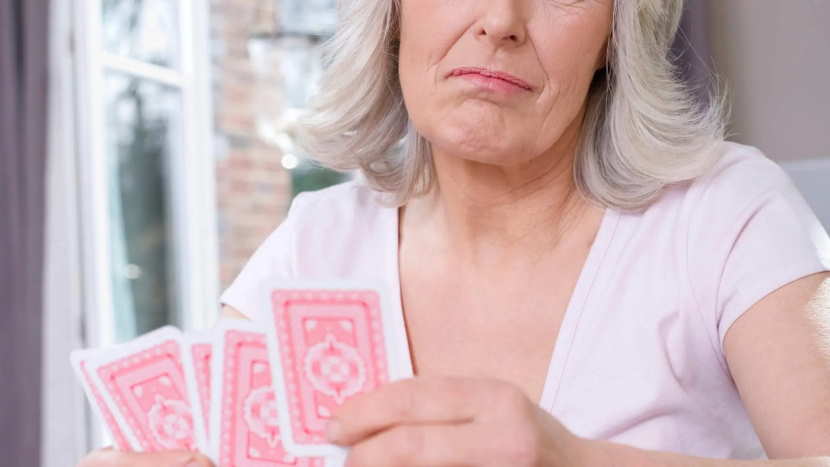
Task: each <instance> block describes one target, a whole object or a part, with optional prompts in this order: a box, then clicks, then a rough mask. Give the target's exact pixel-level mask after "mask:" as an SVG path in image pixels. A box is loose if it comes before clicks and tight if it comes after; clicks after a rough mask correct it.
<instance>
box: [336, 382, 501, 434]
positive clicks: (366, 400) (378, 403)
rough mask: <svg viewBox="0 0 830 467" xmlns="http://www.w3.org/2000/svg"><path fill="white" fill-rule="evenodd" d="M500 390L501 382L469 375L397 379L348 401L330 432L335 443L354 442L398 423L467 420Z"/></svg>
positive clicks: (338, 413)
mask: <svg viewBox="0 0 830 467" xmlns="http://www.w3.org/2000/svg"><path fill="white" fill-rule="evenodd" d="M498 390H499V385H498V383H492V382H485V381H483V380H476V379H470V378H428V377H427V378H424V377H421V378H413V379H407V380H402V381H397V382H394V383H390V384H387V385H384V386H381V387H380V388H378V389H377V390H375V391H373V392H370V393H367V394H361V395H359V396H356V397H354V398H353V399H350V400H348V401H347V402H346V403H345V404H343V406H341V407H340V408H339V409H338V410H337V412H336V413H335V416H334V418H333V419H332V421H331V422H330V424H329V427H328V428H329V430H328V433H327V434H328V436H329V440H330V441H331V442H333V443H337V444H341V445H351V444H354V443H355V442H358V441H360V440H362V439H364V438H366V437H368V436H370V435H372V434H374V433H377V432H379V431H381V430H385V429H387V428H389V427H392V426H395V425H401V424H426V423H431V424H441V423H444V424H449V423H463V422H468V421H471V420H473V419H474V418H475V417H476V414H478V413H479V411H480V409H481V408H482V407H484V406H485V405H486V404H487V403H488V402H487V401H488V400H490V399H491V398H492V397H493V394H494V393H495V392H496V391H498Z"/></svg>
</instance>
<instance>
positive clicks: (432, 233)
mask: <svg viewBox="0 0 830 467" xmlns="http://www.w3.org/2000/svg"><path fill="white" fill-rule="evenodd" d="M564 139H565V138H563V140H564ZM562 143H563V144H562V146H563V147H562V148H556V147H554V148H553V149H552V150H550V151H548V152H547V153H545V154H543V155H541V156H538V157H536V158H533V159H531V160H529V161H527V162H525V163H522V164H516V165H511V166H504V165H493V164H485V163H480V162H475V161H470V160H465V159H463V158H460V157H455V156H453V155H452V154H448V153H446V152H443V151H441V150H440V149H436V148H433V160H434V161H435V169H436V174H437V184H436V185H437V186H436V189H434V190H433V191H432V192H431V193H429V194H428V195H426V196H424V197H422V198H419V199H417V200H413V201H412V202H410V204H409V205H407V207H406V211H407V213H406V217H408V218H410V221H411V222H408V225H410V226H411V228H412V229H413V230H414V231H417V232H418V233H419V235H418V236H419V237H420V238H422V239H424V240H425V241H427V242H428V243H429V245H430V246H431V247H432V248H433V249H435V250H437V251H441V252H444V253H445V254H452V255H453V256H454V257H456V258H458V259H460V260H462V261H464V262H465V263H468V264H474V265H485V264H492V265H504V264H505V262H510V261H511V260H516V259H517V258H522V257H531V258H540V257H542V256H543V255H545V253H546V252H550V251H553V250H554V248H555V247H557V246H558V245H560V243H561V242H563V241H564V239H565V237H567V234H568V233H569V232H570V231H572V230H574V229H575V228H576V225H577V221H578V220H579V219H580V218H581V217H582V216H583V214H585V212H586V211H587V209H588V207H589V203H588V202H587V201H586V200H585V199H584V198H582V197H581V196H580V195H579V194H578V193H577V191H576V187H575V185H574V182H573V176H572V172H573V164H574V155H575V149H574V148H575V144H572V142H570V141H569V142H568V143H571V144H565V143H564V141H563V142H562Z"/></svg>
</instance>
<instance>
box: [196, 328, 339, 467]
mask: <svg viewBox="0 0 830 467" xmlns="http://www.w3.org/2000/svg"><path fill="white" fill-rule="evenodd" d="M260 328H261V326H259V325H257V324H256V323H252V322H250V321H244V320H227V321H223V322H221V323H220V324H219V325H218V326H217V328H216V330H215V332H216V334H215V336H216V340H215V347H214V348H215V354H214V357H213V358H214V361H213V369H212V373H213V375H214V378H213V390H212V395H213V397H214V399H213V403H212V407H211V421H210V427H211V430H210V432H211V435H212V437H211V443H210V444H211V453H212V457H213V458H214V460H215V461H217V466H219V467H231V466H233V467H265V466H269V467H279V466H297V467H305V466H308V467H312V466H313V467H322V466H323V465H324V461H323V459H322V458H298V457H297V456H294V455H292V454H290V453H288V452H287V451H286V450H285V448H284V446H283V444H282V440H281V436H280V427H279V420H278V417H277V410H278V409H277V403H276V399H275V397H276V395H275V392H274V390H273V387H272V385H271V383H272V378H271V369H270V364H269V362H268V349H267V346H266V340H265V334H264V333H262V332H260V331H258V329H260Z"/></svg>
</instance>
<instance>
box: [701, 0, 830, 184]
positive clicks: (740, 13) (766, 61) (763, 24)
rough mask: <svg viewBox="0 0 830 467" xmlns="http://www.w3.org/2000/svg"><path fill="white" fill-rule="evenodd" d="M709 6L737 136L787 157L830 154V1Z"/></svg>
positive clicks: (732, 1)
mask: <svg viewBox="0 0 830 467" xmlns="http://www.w3.org/2000/svg"><path fill="white" fill-rule="evenodd" d="M708 4H709V19H710V28H711V29H710V30H711V33H712V36H711V39H712V40H711V44H712V48H713V53H714V59H715V64H716V69H717V70H718V71H719V72H720V75H721V79H722V80H725V81H726V84H727V85H728V88H729V92H730V94H731V100H732V105H733V115H732V117H733V118H732V126H731V130H732V131H733V132H734V133H735V136H734V137H732V138H731V139H734V140H736V141H740V142H744V143H748V144H752V145H755V146H758V147H760V148H761V149H762V150H764V151H765V152H766V153H767V155H769V156H770V157H771V158H773V159H776V160H778V161H779V162H783V161H790V160H795V159H806V158H816V157H824V158H830V26H828V25H830V2H828V1H827V0H787V1H781V0H729V1H720V0H714V1H709V2H708ZM828 175H830V174H828Z"/></svg>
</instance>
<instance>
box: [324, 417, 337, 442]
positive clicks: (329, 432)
mask: <svg viewBox="0 0 830 467" xmlns="http://www.w3.org/2000/svg"><path fill="white" fill-rule="evenodd" d="M339 437H340V422H338V421H337V420H329V422H328V424H327V425H326V439H328V440H329V441H331V442H335V441H337V439H338V438H339Z"/></svg>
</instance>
